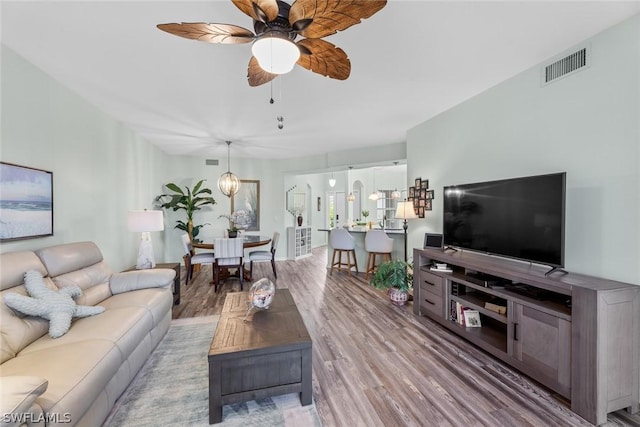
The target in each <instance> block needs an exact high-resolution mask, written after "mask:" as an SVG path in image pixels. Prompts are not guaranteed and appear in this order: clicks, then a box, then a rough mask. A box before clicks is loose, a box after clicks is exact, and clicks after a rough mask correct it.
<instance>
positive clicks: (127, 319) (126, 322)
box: [20, 307, 153, 361]
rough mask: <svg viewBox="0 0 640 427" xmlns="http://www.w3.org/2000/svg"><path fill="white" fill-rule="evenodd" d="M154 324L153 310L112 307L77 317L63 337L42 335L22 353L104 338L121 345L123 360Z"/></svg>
mask: <svg viewBox="0 0 640 427" xmlns="http://www.w3.org/2000/svg"><path fill="white" fill-rule="evenodd" d="M152 328H153V321H152V317H151V314H150V313H149V312H148V310H145V309H144V308H140V307H124V308H120V309H109V310H106V311H105V312H104V313H102V314H100V315H99V316H94V317H85V318H82V319H78V320H76V321H74V322H73V326H72V327H71V329H70V330H69V332H68V333H67V334H65V335H64V336H63V337H60V338H57V339H52V338H50V337H49V336H44V337H42V338H41V339H39V340H37V341H36V342H34V343H33V344H31V345H30V346H29V347H27V348H25V349H24V350H23V351H22V352H21V353H20V357H22V356H23V355H27V354H31V353H34V352H43V351H44V350H46V349H48V348H54V347H60V346H62V347H65V346H67V345H69V344H71V343H76V342H84V341H91V340H104V341H108V342H111V343H113V344H114V345H115V346H116V347H117V348H118V350H119V351H120V355H121V357H122V360H123V361H124V360H126V359H127V358H128V357H129V355H130V354H131V353H132V352H133V350H135V348H136V346H137V345H138V343H139V342H140V340H141V339H142V338H143V337H144V336H145V335H146V334H148V333H149V331H150V330H151V329H152Z"/></svg>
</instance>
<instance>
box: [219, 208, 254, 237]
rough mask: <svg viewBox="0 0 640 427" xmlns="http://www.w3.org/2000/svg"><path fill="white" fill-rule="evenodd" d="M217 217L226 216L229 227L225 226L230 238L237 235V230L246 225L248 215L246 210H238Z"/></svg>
mask: <svg viewBox="0 0 640 427" xmlns="http://www.w3.org/2000/svg"><path fill="white" fill-rule="evenodd" d="M218 218H226V219H227V220H228V221H229V228H227V233H228V235H229V237H230V238H233V237H237V236H238V231H240V230H241V229H243V228H245V227H246V226H247V223H248V221H249V220H250V219H249V215H248V214H247V212H246V211H243V210H238V211H234V212H231V214H229V215H227V214H222V215H220V216H219V217H218Z"/></svg>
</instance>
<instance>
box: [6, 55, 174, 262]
mask: <svg viewBox="0 0 640 427" xmlns="http://www.w3.org/2000/svg"><path fill="white" fill-rule="evenodd" d="M1 123H2V131H1V134H0V138H1V139H0V150H1V151H0V155H1V157H0V159H1V160H2V161H5V162H9V163H15V164H19V165H25V166H30V167H35V168H39V169H45V170H48V171H52V172H53V184H54V235H53V236H52V237H46V238H39V239H29V240H22V241H16V242H6V243H3V244H2V246H1V247H0V251H1V252H9V251H18V250H35V249H39V248H42V247H46V246H51V245H56V244H60V243H68V242H74V241H83V240H92V241H95V242H96V243H97V244H98V245H99V246H100V248H101V249H102V251H103V254H104V256H105V259H107V261H108V262H109V264H110V265H111V267H112V268H114V269H121V268H124V267H127V266H130V265H133V264H135V260H136V255H137V248H138V239H139V236H138V235H136V233H132V232H129V231H128V230H127V224H126V221H127V212H128V211H129V210H132V209H144V208H151V207H152V201H153V197H154V196H155V195H156V194H157V193H158V192H159V191H160V188H161V184H162V182H163V181H164V175H165V173H166V172H165V171H166V170H167V168H168V165H169V164H170V161H169V157H168V156H167V155H165V154H163V153H162V152H161V151H160V150H158V149H157V148H155V147H153V146H151V145H150V144H148V143H147V142H145V141H144V140H142V139H141V138H140V137H138V136H137V135H135V134H134V133H133V132H131V131H130V130H129V129H128V128H126V127H125V126H123V125H122V124H121V123H118V122H117V121H115V120H113V119H112V118H110V117H108V116H107V115H105V114H104V113H102V112H101V111H100V110H98V109H97V108H95V107H94V106H92V105H91V104H89V103H87V102H86V101H85V100H84V99H82V98H80V97H79V96H78V95H76V94H75V93H73V92H71V91H70V90H68V89H67V88H66V87H64V86H62V85H61V84H59V83H58V82H57V81H55V80H53V79H52V78H51V77H49V76H48V75H46V74H44V73H43V72H41V71H40V70H39V69H37V68H35V67H34V66H33V65H31V64H30V63H28V62H26V61H25V60H24V59H22V58H21V57H20V56H18V55H16V54H15V53H14V52H13V51H11V50H10V49H8V48H6V47H5V46H2V121H1ZM155 234H159V233H154V239H155ZM154 247H155V250H156V256H157V257H158V256H160V254H162V252H163V250H164V248H163V242H162V239H155V240H154Z"/></svg>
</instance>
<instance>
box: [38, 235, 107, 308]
mask: <svg viewBox="0 0 640 427" xmlns="http://www.w3.org/2000/svg"><path fill="white" fill-rule="evenodd" d="M36 255H37V256H38V257H39V258H40V260H41V261H42V263H43V264H44V266H45V267H46V269H47V271H48V272H49V276H50V277H51V278H52V279H53V282H54V283H55V284H56V286H57V287H59V288H64V287H67V286H73V285H75V286H78V287H79V288H80V289H82V296H81V297H80V298H79V299H78V300H76V302H77V303H78V304H82V305H96V304H98V303H100V302H101V301H103V300H104V299H106V298H109V297H110V296H111V290H110V289H109V277H110V276H111V274H112V271H111V269H110V268H109V266H108V265H107V263H106V262H105V261H104V259H103V258H102V252H100V249H99V248H98V246H96V244H95V243H93V242H76V243H68V244H65V245H58V246H51V247H48V248H44V249H40V250H39V251H36Z"/></svg>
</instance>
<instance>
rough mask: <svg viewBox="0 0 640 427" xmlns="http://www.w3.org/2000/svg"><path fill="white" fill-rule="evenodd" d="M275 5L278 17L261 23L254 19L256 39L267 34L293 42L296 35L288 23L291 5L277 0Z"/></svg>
mask: <svg viewBox="0 0 640 427" xmlns="http://www.w3.org/2000/svg"><path fill="white" fill-rule="evenodd" d="M277 3H278V16H277V17H276V19H274V20H273V21H270V22H263V21H258V20H255V19H254V21H253V29H254V31H255V32H256V37H257V38H260V37H262V36H265V35H267V34H269V36H271V37H281V38H288V39H289V40H291V41H294V40H295V39H296V37H297V36H298V34H297V32H295V31H293V28H292V27H291V24H290V23H289V10H291V5H290V4H288V3H285V2H283V1H281V0H278V1H277ZM256 7H257V6H256Z"/></svg>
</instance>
